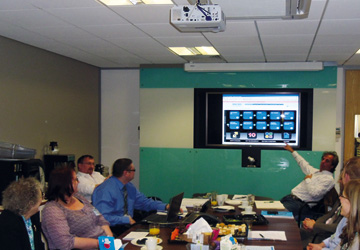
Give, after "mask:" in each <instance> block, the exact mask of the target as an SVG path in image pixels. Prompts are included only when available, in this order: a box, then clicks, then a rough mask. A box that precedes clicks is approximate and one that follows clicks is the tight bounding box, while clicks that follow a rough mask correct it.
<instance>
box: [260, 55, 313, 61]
mask: <svg viewBox="0 0 360 250" xmlns="http://www.w3.org/2000/svg"><path fill="white" fill-rule="evenodd" d="M289 58H291V62H304V61H305V60H306V55H298V54H287V55H277V54H274V55H273V54H270V55H268V54H267V55H266V60H267V61H268V62H289Z"/></svg>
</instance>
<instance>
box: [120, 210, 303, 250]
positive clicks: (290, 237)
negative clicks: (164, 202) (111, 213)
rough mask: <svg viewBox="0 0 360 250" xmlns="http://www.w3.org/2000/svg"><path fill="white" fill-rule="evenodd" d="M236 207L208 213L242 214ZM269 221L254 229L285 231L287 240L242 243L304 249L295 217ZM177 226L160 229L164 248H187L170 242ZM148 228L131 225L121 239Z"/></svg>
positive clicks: (284, 249)
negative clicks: (228, 210) (225, 210)
mask: <svg viewBox="0 0 360 250" xmlns="http://www.w3.org/2000/svg"><path fill="white" fill-rule="evenodd" d="M234 207H235V212H225V213H224V212H215V211H214V209H212V208H209V209H208V211H207V213H210V214H212V215H216V216H217V217H218V218H219V219H220V220H222V217H223V216H224V215H235V214H240V213H241V211H243V210H242V209H240V208H238V207H237V206H234ZM254 211H255V212H256V213H257V214H260V213H261V210H259V209H257V208H256V206H255V205H254ZM267 220H268V221H269V223H268V224H267V225H253V226H252V230H254V231H255V230H260V231H285V234H286V238H287V241H279V240H248V239H245V240H244V241H243V242H242V244H245V245H254V246H274V247H275V250H302V244H301V239H300V231H299V228H298V225H297V222H296V221H295V219H293V218H276V217H271V218H267ZM175 227H176V226H170V227H162V228H161V230H160V236H159V237H160V238H161V239H162V243H161V244H160V246H162V247H163V249H164V250H181V249H182V250H184V249H186V243H169V242H168V240H169V239H170V235H171V232H172V231H173V230H174V228H175ZM147 229H148V225H144V224H137V225H135V226H133V227H131V228H130V229H129V230H127V231H126V232H124V233H123V234H121V235H120V237H119V238H120V239H123V237H125V236H126V235H127V234H129V233H130V232H132V231H144V230H147ZM122 241H123V244H124V243H127V242H129V244H127V246H126V247H125V250H139V249H140V248H141V247H139V246H136V245H133V244H132V243H131V242H130V241H126V240H122Z"/></svg>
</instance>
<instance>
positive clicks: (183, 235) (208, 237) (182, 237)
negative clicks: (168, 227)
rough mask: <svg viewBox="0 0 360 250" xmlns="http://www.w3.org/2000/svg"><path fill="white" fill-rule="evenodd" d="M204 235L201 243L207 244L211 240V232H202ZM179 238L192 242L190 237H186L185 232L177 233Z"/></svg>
mask: <svg viewBox="0 0 360 250" xmlns="http://www.w3.org/2000/svg"><path fill="white" fill-rule="evenodd" d="M202 234H203V235H204V242H203V245H209V244H210V243H211V241H212V237H213V234H212V233H202ZM179 239H180V240H183V241H186V242H190V243H192V238H188V235H187V234H181V235H179Z"/></svg>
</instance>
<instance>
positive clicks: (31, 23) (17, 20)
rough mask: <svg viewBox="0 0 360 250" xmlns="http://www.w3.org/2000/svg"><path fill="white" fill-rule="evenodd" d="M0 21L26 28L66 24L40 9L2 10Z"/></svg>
mask: <svg viewBox="0 0 360 250" xmlns="http://www.w3.org/2000/svg"><path fill="white" fill-rule="evenodd" d="M0 20H3V21H5V22H7V23H12V24H15V25H18V26H20V27H24V28H31V27H55V26H62V25H64V24H65V22H63V21H62V20H60V19H58V18H56V17H54V16H52V15H50V14H48V13H46V12H44V11H42V10H39V9H31V10H11V11H3V10H0Z"/></svg>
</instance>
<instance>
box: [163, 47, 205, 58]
mask: <svg viewBox="0 0 360 250" xmlns="http://www.w3.org/2000/svg"><path fill="white" fill-rule="evenodd" d="M169 49H170V50H171V51H172V52H174V53H175V54H177V55H179V56H194V55H199V54H200V52H198V51H197V50H192V49H189V48H186V47H169Z"/></svg>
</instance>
